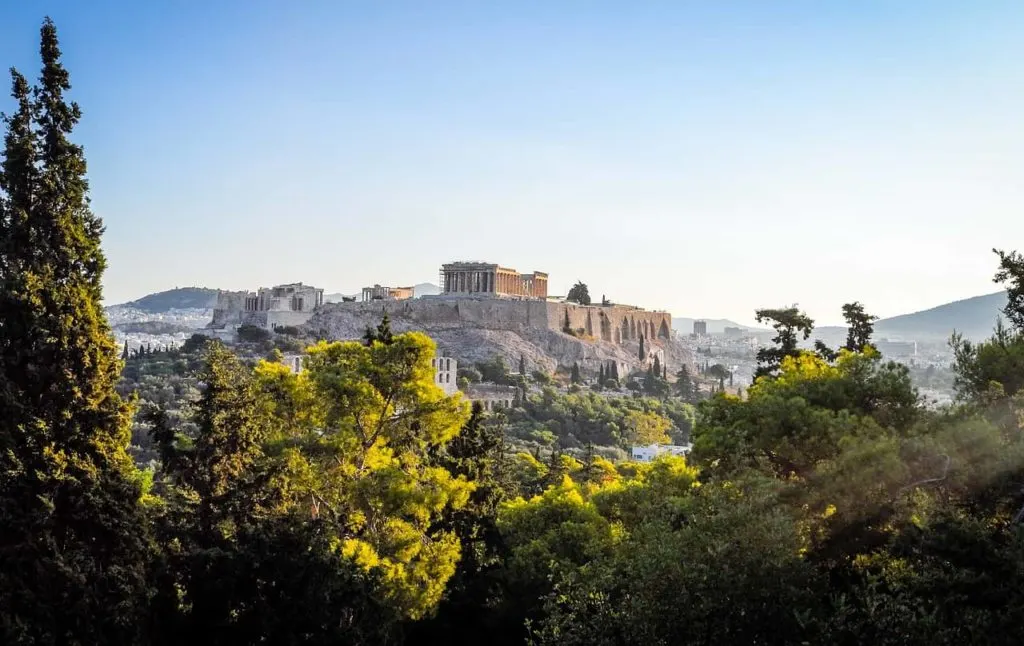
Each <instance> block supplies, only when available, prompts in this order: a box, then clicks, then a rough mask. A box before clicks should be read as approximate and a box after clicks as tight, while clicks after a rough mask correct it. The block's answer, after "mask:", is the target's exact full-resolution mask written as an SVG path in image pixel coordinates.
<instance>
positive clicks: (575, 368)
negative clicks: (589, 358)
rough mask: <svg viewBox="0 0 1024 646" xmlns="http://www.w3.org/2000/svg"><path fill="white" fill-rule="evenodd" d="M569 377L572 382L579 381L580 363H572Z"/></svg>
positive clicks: (576, 382)
mask: <svg viewBox="0 0 1024 646" xmlns="http://www.w3.org/2000/svg"><path fill="white" fill-rule="evenodd" d="M569 379H570V381H572V383H574V384H578V383H580V364H578V363H575V362H574V363H573V364H572V373H570V375H569Z"/></svg>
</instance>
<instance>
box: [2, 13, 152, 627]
mask: <svg viewBox="0 0 1024 646" xmlns="http://www.w3.org/2000/svg"><path fill="white" fill-rule="evenodd" d="M40 54H41V57H42V63H43V69H42V74H41V76H40V79H39V84H38V86H37V87H36V88H34V91H32V92H31V93H30V90H29V87H28V84H27V83H26V81H25V79H24V77H22V76H21V75H20V74H18V73H17V72H12V81H13V82H12V90H13V92H12V94H13V96H14V99H15V103H16V105H17V109H16V111H15V112H14V114H13V115H12V116H10V117H6V118H5V119H4V122H5V125H6V135H5V138H4V153H3V163H2V173H0V196H2V198H3V199H2V201H3V207H2V209H3V210H2V215H0V223H2V224H0V227H2V228H3V230H2V235H0V312H3V323H2V325H0V519H2V521H0V563H2V564H3V565H2V567H0V643H4V644H15V643H18V644H26V643H36V644H43V643H46V644H54V643H77V644H128V643H141V641H142V635H143V634H144V621H143V609H144V608H145V606H146V604H147V600H148V596H149V595H148V591H147V590H148V588H147V586H146V579H145V574H146V561H147V558H148V554H147V549H148V543H147V540H146V536H147V525H146V523H145V520H144V516H143V514H142V513H141V506H140V497H141V493H142V492H141V488H140V484H139V483H140V481H141V479H140V477H139V474H138V471H137V470H136V469H135V467H134V465H133V463H132V460H131V458H130V457H129V455H128V453H127V450H126V449H127V445H128V441H129V435H130V425H131V414H130V413H131V412H130V410H129V407H128V405H127V404H126V403H125V402H124V401H123V400H122V399H121V398H120V397H119V396H118V394H117V392H116V391H115V389H114V386H115V384H116V383H117V380H118V376H119V372H120V362H119V361H118V351H117V345H116V343H115V341H114V338H113V336H112V335H111V332H110V327H109V326H108V324H107V320H106V317H105V316H104V314H103V309H102V307H101V300H102V299H101V296H102V294H101V292H102V282H101V281H102V276H103V271H104V269H105V267H106V260H105V258H104V256H103V253H102V251H101V249H100V235H101V233H102V230H103V226H102V223H101V221H100V220H99V218H97V217H96V216H95V215H93V213H92V212H91V211H90V209H89V200H88V182H87V180H86V164H85V156H84V154H83V151H82V148H81V147H80V146H78V145H75V144H73V143H72V142H71V141H70V140H69V138H68V137H69V135H70V134H71V132H72V130H73V129H74V126H75V124H76V123H77V122H78V120H79V117H80V116H81V112H80V111H79V108H78V106H77V105H76V104H74V103H69V102H68V101H67V100H66V98H65V96H64V93H65V92H66V91H67V90H69V89H70V87H71V84H70V82H69V77H68V72H67V70H65V69H64V66H63V65H62V64H61V60H60V57H61V52H60V48H59V46H58V42H57V31H56V28H55V27H54V25H53V22H51V21H50V20H49V19H47V20H46V21H45V22H44V24H43V27H42V29H41V46H40Z"/></svg>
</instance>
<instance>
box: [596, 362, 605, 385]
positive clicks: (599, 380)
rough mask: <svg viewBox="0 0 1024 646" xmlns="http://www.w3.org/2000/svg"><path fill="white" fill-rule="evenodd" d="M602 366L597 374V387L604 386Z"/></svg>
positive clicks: (602, 365)
mask: <svg viewBox="0 0 1024 646" xmlns="http://www.w3.org/2000/svg"><path fill="white" fill-rule="evenodd" d="M604 381H605V379H604V364H603V363H602V364H601V366H600V368H599V369H598V372H597V385H599V386H604Z"/></svg>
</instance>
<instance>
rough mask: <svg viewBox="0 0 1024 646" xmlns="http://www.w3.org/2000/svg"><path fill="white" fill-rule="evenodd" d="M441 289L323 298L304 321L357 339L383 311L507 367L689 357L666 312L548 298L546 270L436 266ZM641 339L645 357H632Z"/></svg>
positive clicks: (458, 350) (449, 346)
mask: <svg viewBox="0 0 1024 646" xmlns="http://www.w3.org/2000/svg"><path fill="white" fill-rule="evenodd" d="M441 284H442V288H443V293H442V294H440V295H437V296H425V297H421V298H415V299H403V300H391V299H381V300H371V301H364V302H346V303H327V304H324V305H320V306H318V307H317V308H316V310H315V311H314V313H313V315H312V317H311V318H310V319H309V321H307V322H306V324H305V325H304V326H303V327H304V328H305V329H306V330H307V331H309V332H310V333H313V334H316V335H318V336H321V337H325V338H329V339H352V338H359V337H360V336H361V335H362V334H363V332H364V331H365V330H366V328H367V326H376V325H377V324H378V323H379V322H380V319H381V316H382V314H383V313H384V312H387V314H388V316H389V317H390V319H391V326H392V329H393V330H395V331H396V332H404V331H407V330H420V331H423V332H426V333H427V334H428V335H430V336H431V337H432V338H433V339H434V340H435V341H436V342H437V344H438V349H439V352H440V353H441V354H443V355H446V356H452V357H455V358H457V359H459V360H460V361H480V360H486V359H490V358H492V357H494V356H495V355H501V356H502V357H503V358H504V359H505V360H506V362H507V363H508V364H509V365H511V366H514V365H516V363H517V362H518V361H519V357H520V356H523V357H524V358H525V360H526V362H527V365H528V366H529V369H531V370H533V369H543V370H547V371H553V370H555V369H557V368H559V367H561V368H568V367H570V366H572V364H573V363H578V364H579V366H580V368H581V369H583V370H585V371H592V372H595V373H596V372H597V371H598V369H599V367H600V366H601V365H602V364H604V365H607V364H608V362H610V361H615V362H617V363H618V364H619V366H620V372H623V373H624V374H625V373H627V372H629V371H630V370H631V369H637V368H643V367H646V365H647V364H648V363H650V362H652V361H653V360H654V357H655V356H658V357H660V359H661V362H662V363H666V362H667V365H668V366H669V368H670V369H675V367H676V366H679V365H680V364H682V363H687V364H689V363H691V361H692V358H691V356H690V354H689V352H688V351H686V350H685V349H684V348H683V347H682V345H681V344H680V343H678V342H677V341H676V340H675V339H674V337H673V334H672V316H671V314H669V313H668V312H651V311H646V310H643V309H640V308H638V307H632V306H628V305H613V304H603V305H578V304H575V303H570V302H564V301H559V300H551V299H549V298H548V297H547V274H544V273H541V272H533V273H532V274H519V273H518V272H516V271H514V270H511V269H508V268H505V267H501V266H499V265H495V264H491V263H475V262H474V263H470V262H459V263H450V264H447V265H444V266H443V267H442V272H441ZM566 330H570V331H571V334H570V333H567V332H566ZM641 336H642V337H643V338H644V347H645V351H646V352H645V354H646V355H647V356H646V359H645V360H644V361H641V359H640V357H639V347H640V337H641Z"/></svg>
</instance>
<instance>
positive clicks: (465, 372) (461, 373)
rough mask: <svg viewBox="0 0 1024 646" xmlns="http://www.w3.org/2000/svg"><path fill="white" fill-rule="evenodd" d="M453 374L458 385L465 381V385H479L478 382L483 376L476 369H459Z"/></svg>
mask: <svg viewBox="0 0 1024 646" xmlns="http://www.w3.org/2000/svg"><path fill="white" fill-rule="evenodd" d="M455 374H456V378H457V380H458V382H459V383H462V381H463V380H465V382H466V383H467V384H476V383H480V380H481V379H483V375H481V374H480V371H479V370H477V369H476V368H459V370H458V372H456V373H455Z"/></svg>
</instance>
